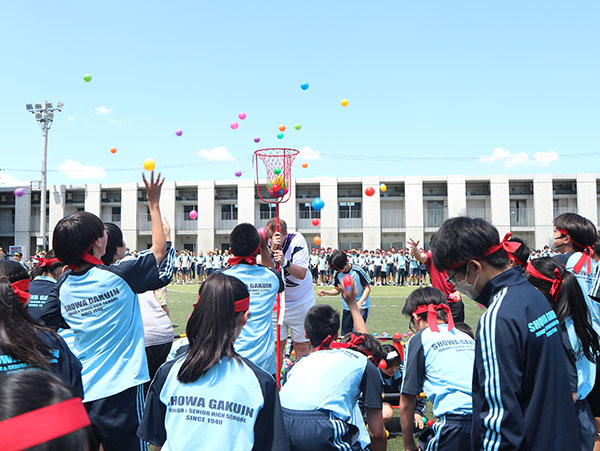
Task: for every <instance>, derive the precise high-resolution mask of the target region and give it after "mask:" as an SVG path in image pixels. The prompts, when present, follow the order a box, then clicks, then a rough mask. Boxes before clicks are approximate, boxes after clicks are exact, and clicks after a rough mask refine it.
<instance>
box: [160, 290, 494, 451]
mask: <svg viewBox="0 0 600 451" xmlns="http://www.w3.org/2000/svg"><path fill="white" fill-rule="evenodd" d="M318 288H319V287H315V293H316V290H317V289H318ZM413 289H414V288H413V287H373V288H372V291H371V310H370V312H369V319H368V321H367V327H368V329H369V333H377V334H378V335H382V334H383V333H384V332H387V333H388V334H390V335H393V334H394V333H395V332H400V333H402V334H405V333H407V332H408V330H409V329H408V322H409V320H408V318H406V317H404V316H403V315H402V313H401V312H402V307H403V306H404V302H405V300H406V297H407V296H408V295H409V294H410V292H411V291H412V290H413ZM197 294H198V285H197V284H196V285H173V284H171V285H170V286H169V289H168V303H169V311H170V316H171V320H172V321H173V326H174V327H175V334H182V333H185V324H186V322H187V318H188V316H189V314H190V313H191V311H192V304H194V302H196V299H197ZM317 303H327V304H330V305H331V306H332V307H334V308H336V309H337V310H339V311H340V313H341V310H342V304H341V302H340V300H339V297H337V296H336V297H333V296H326V297H318V296H317ZM482 313H483V310H482V309H481V308H480V307H479V305H478V304H477V303H475V302H473V301H471V300H469V299H466V300H465V322H466V323H467V324H469V325H470V326H471V327H472V328H473V330H475V329H476V327H477V322H478V321H479V318H480V317H481V314H482ZM430 417H431V408H430V406H428V412H427V418H430ZM393 421H394V420H393ZM394 426H395V424H394V423H392V425H391V426H390V427H389V429H390V430H393V427H394ZM388 450H391V451H400V450H404V446H403V444H402V437H394V438H390V440H388Z"/></svg>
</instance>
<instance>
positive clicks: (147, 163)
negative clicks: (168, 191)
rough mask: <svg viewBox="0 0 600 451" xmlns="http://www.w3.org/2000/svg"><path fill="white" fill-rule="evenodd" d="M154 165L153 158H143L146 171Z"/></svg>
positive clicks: (150, 169) (151, 169) (152, 168)
mask: <svg viewBox="0 0 600 451" xmlns="http://www.w3.org/2000/svg"><path fill="white" fill-rule="evenodd" d="M155 167H156V164H155V163H154V160H153V159H152V158H146V159H145V160H144V169H145V170H146V171H153V170H154V168H155Z"/></svg>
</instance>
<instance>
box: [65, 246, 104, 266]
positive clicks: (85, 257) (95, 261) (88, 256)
mask: <svg viewBox="0 0 600 451" xmlns="http://www.w3.org/2000/svg"><path fill="white" fill-rule="evenodd" d="M93 247H94V243H92V244H90V247H88V248H87V251H85V252H84V253H83V255H82V256H81V259H82V260H83V261H84V262H86V263H89V264H90V265H94V266H95V265H103V264H104V262H103V261H102V260H100V259H99V258H96V257H94V256H93V255H92V254H88V252H89V251H90V250H91V249H92V248H93ZM69 268H70V269H71V271H75V270H76V269H77V265H69Z"/></svg>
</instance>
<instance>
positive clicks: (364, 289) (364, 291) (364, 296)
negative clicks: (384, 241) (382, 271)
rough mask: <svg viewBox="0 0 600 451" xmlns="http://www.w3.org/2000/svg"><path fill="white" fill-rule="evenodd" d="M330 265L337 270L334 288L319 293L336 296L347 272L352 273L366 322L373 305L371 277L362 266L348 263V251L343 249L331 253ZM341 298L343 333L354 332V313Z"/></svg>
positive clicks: (358, 301)
mask: <svg viewBox="0 0 600 451" xmlns="http://www.w3.org/2000/svg"><path fill="white" fill-rule="evenodd" d="M329 266H331V267H332V268H333V269H334V271H335V272H334V273H333V280H332V282H333V288H332V289H331V290H318V291H317V294H318V295H319V296H336V295H338V294H340V293H341V292H342V288H341V286H342V285H343V282H342V280H343V279H344V276H345V275H346V274H350V276H351V277H352V280H354V283H355V284H356V288H357V290H358V295H357V296H358V299H357V301H356V303H357V304H358V307H359V308H360V314H361V315H362V317H363V320H364V321H365V323H366V322H367V318H368V317H369V307H370V306H371V303H370V301H369V299H370V297H369V295H370V294H371V278H370V277H369V276H368V275H367V273H365V272H364V270H363V269H362V268H361V267H360V266H358V265H352V264H350V263H348V257H347V255H346V253H345V252H342V251H337V250H336V251H334V252H333V253H332V254H331V256H330V257H329ZM341 300H342V307H343V310H344V311H343V313H342V335H346V334H347V333H349V332H352V330H353V327H354V322H353V321H352V315H351V313H350V309H349V308H348V304H346V303H345V302H344V298H343V297H342V298H341Z"/></svg>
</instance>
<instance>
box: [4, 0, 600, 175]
mask: <svg viewBox="0 0 600 451" xmlns="http://www.w3.org/2000/svg"><path fill="white" fill-rule="evenodd" d="M525 3H526V4H525ZM599 13H600V5H599V4H598V3H597V2H592V1H588V2H585V1H582V2H558V1H554V2H546V1H545V2H541V1H539V2H516V1H515V2H512V1H510V2H501V3H500V2H494V3H492V2H479V1H452V2H448V1H432V2H410V3H409V2H398V1H389V2H357V1H346V2H341V1H328V2H323V1H319V2H317V1H305V2H237V1H232V2H192V1H189V2H183V1H171V2H156V1H148V2H134V1H132V2H113V1H106V2H102V4H100V3H97V2H53V3H52V2H51V3H48V2H37V1H36V2H9V3H5V4H4V5H3V12H2V16H1V17H0V37H1V42H2V47H1V48H2V53H1V54H2V63H3V64H2V67H3V70H2V71H0V86H1V87H2V88H1V92H2V95H1V96H0V99H1V105H0V136H1V137H2V139H1V140H0V154H1V155H2V159H1V162H0V168H2V169H3V171H1V172H0V181H3V182H4V183H10V182H11V181H14V180H19V181H27V180H30V179H38V178H39V172H36V171H39V168H40V158H41V133H40V131H39V128H38V126H37V124H36V123H35V121H34V119H33V117H32V116H31V115H30V114H29V113H27V112H26V111H25V103H33V102H41V101H43V100H49V101H52V102H55V103H56V102H58V101H59V100H60V101H62V102H64V103H65V107H64V110H63V112H62V113H60V114H59V115H58V117H57V119H56V120H55V123H54V125H53V128H52V130H51V131H50V139H49V156H48V168H49V170H50V172H49V183H51V184H55V183H66V184H80V183H86V182H93V181H96V182H103V183H109V182H125V181H134V180H138V179H139V178H140V174H139V173H140V171H141V168H142V162H143V160H144V159H145V158H148V157H153V158H154V159H155V161H156V164H157V168H158V169H163V172H164V173H165V175H166V176H167V178H168V179H170V180H180V181H183V180H196V179H234V178H235V177H234V172H235V171H236V170H238V169H239V170H241V171H244V174H243V177H245V178H252V177H253V172H252V171H251V170H250V169H251V167H252V166H251V155H252V151H253V150H255V149H256V148H258V147H270V146H281V145H283V146H286V147H293V148H298V149H304V152H305V154H304V156H305V158H307V159H306V160H305V159H300V160H299V161H298V162H297V163H296V165H295V169H294V175H295V176H296V177H313V176H321V175H330V176H362V175H379V176H394V175H446V174H467V175H471V174H489V173H508V174H530V173H537V172H551V173H554V174H560V173H577V172H590V171H596V172H597V171H600V146H599V141H600V127H599V124H600V107H599V105H600V89H599V87H598V80H600V58H599V57H600V52H599V45H600V29H599V28H598V26H597V23H598V20H599V19H600V14H599ZM86 73H90V74H91V75H92V77H93V79H92V81H91V82H90V83H85V82H84V81H83V75H84V74H86ZM302 82H308V83H309V84H310V88H309V89H308V90H307V91H302V90H301V89H300V84H301V83H302ZM343 98H347V99H348V100H349V106H348V107H347V108H343V107H342V106H341V105H340V101H341V100H342V99H343ZM242 111H243V112H245V113H246V114H247V119H245V120H244V121H240V120H238V122H239V124H240V126H239V128H238V129H237V130H232V129H231V128H230V123H231V122H232V121H233V120H236V119H237V115H238V113H240V112H242ZM295 123H300V124H301V125H302V129H301V130H300V131H296V130H294V128H293V126H294V124H295ZM280 124H284V125H286V127H287V131H286V132H285V137H284V139H283V140H278V139H277V138H276V135H277V133H278V126H279V125H280ZM177 129H181V130H183V135H182V136H181V137H177V136H176V135H175V130H177ZM255 136H260V137H261V142H260V144H258V145H257V144H255V143H254V142H253V140H252V139H253V138H254V137H255ZM111 147H116V148H117V149H118V150H117V153H116V154H114V155H113V154H111V153H110V148H111ZM215 149H216V150H215ZM481 157H488V158H487V160H486V159H485V158H484V160H481ZM211 158H212V159H211ZM223 160H224V161H223ZM302 161H307V162H308V163H309V167H308V168H307V169H302V168H301V166H300V163H301V162H302ZM59 168H62V170H61V171H59V170H58V169H59ZM17 169H19V170H20V171H17ZM23 170H25V171H23Z"/></svg>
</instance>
